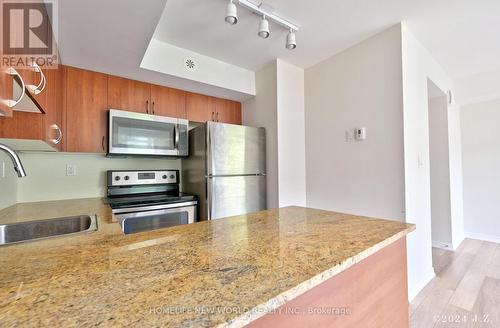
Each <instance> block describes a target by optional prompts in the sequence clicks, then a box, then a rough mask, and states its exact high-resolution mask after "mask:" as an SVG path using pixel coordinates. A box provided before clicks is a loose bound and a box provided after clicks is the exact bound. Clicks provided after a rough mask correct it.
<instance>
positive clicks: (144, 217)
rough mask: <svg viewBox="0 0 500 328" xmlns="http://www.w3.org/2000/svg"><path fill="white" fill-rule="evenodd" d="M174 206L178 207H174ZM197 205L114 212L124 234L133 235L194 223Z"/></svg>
mask: <svg viewBox="0 0 500 328" xmlns="http://www.w3.org/2000/svg"><path fill="white" fill-rule="evenodd" d="M172 205H177V206H175V207H172ZM196 205H197V204H196V202H187V203H179V204H169V205H158V206H144V207H136V208H128V209H120V210H117V211H115V210H113V212H114V215H115V217H116V219H117V221H118V222H119V223H120V226H121V228H122V231H123V233H124V234H131V233H136V232H143V231H150V230H156V229H162V228H168V227H173V226H176V225H181V224H190V223H194V222H195V221H196ZM162 207H166V208H162ZM117 212H118V213H117Z"/></svg>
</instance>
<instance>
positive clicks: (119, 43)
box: [58, 0, 500, 100]
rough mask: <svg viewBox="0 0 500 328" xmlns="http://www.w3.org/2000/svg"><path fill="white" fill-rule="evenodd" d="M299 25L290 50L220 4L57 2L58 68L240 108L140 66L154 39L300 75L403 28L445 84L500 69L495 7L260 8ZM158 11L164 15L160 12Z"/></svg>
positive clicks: (441, 2) (447, 2)
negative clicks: (229, 15) (278, 65)
mask: <svg viewBox="0 0 500 328" xmlns="http://www.w3.org/2000/svg"><path fill="white" fill-rule="evenodd" d="M267 1H268V3H269V4H271V5H272V6H273V7H275V8H276V12H277V13H278V14H280V15H281V16H284V17H286V18H288V19H290V20H291V21H293V22H294V23H297V24H298V25H300V26H301V29H300V31H299V32H298V34H297V42H298V47H297V49H296V50H294V51H289V50H286V49H285V48H284V43H285V36H286V31H285V30H284V29H282V28H280V27H278V26H276V25H274V24H272V23H271V33H272V34H271V37H270V38H269V39H267V40H263V39H260V38H259V37H257V35H256V33H257V25H258V22H259V20H258V18H257V17H255V16H253V15H252V14H251V13H249V12H248V11H247V10H244V9H243V8H241V7H238V8H239V16H240V20H239V23H238V24H237V25H236V26H230V25H228V24H226V23H225V22H224V9H225V5H226V4H227V0H203V1H201V0H168V1H167V0H148V1H138V0H85V1H84V0H64V1H58V6H59V15H58V17H59V40H58V44H59V47H60V53H61V57H62V61H63V63H65V64H68V65H72V66H77V67H82V68H87V69H93V70H96V71H101V72H105V73H110V74H116V75H121V76H125V77H129V78H134V79H137V80H143V81H150V82H152V83H157V84H163V85H171V86H175V87H178V88H183V89H186V90H189V91H195V92H202V93H207V94H212V95H214V96H221V97H226V98H230V99H235V100H240V99H239V98H238V97H239V96H238V95H235V94H231V93H227V90H225V89H221V88H216V87H209V88H207V86H206V85H202V84H200V83H196V82H193V81H190V80H187V79H181V78H176V77H173V76H169V75H166V74H162V73H158V72H153V71H148V70H144V69H141V68H140V67H139V65H140V63H141V60H142V58H143V56H144V53H145V51H146V48H147V46H148V44H149V41H150V40H151V38H152V36H153V34H154V35H155V38H158V39H159V40H162V41H165V42H168V43H172V44H173V45H176V46H178V47H182V48H186V49H188V50H192V51H195V52H198V53H200V54H203V55H206V56H210V57H213V58H216V59H218V60H221V61H225V62H227V63H230V64H234V65H238V66H240V67H243V68H248V69H251V70H258V69H260V68H261V67H263V66H264V65H265V64H267V63H268V62H270V61H272V60H273V59H275V58H282V59H284V60H285V61H287V62H290V63H292V64H295V65H298V66H300V67H303V68H307V67H309V66H311V65H314V64H316V63H318V62H319V61H321V60H323V59H326V58H328V57H330V56H332V55H334V54H336V53H338V52H340V51H342V50H344V49H346V48H348V47H350V46H352V45H354V44H356V43H358V42H360V41H362V40H364V39H366V38H368V37H370V36H372V35H374V34H376V33H378V32H380V31H382V30H384V29H386V28H388V27H390V26H393V25H394V24H396V23H398V22H400V21H402V20H404V21H406V23H407V25H408V27H409V28H410V30H411V31H412V32H413V33H414V34H415V36H416V37H417V39H419V40H420V41H421V42H422V43H423V45H424V46H425V47H426V48H427V49H428V50H429V51H430V52H431V54H432V55H433V56H434V58H435V59H436V60H437V61H438V62H439V63H440V64H441V65H442V66H443V68H444V69H445V71H446V72H447V73H448V74H449V75H450V76H451V77H460V76H466V75H470V74H474V73H478V72H483V71H488V70H492V69H495V68H500V42H498V41H499V38H498V31H500V19H499V18H498V17H500V1H498V0H476V1H472V0H377V1H373V0H322V1H321V0H308V1H298V0H267ZM164 10H165V12H164Z"/></svg>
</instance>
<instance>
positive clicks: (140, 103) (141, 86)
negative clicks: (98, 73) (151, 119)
mask: <svg viewBox="0 0 500 328" xmlns="http://www.w3.org/2000/svg"><path fill="white" fill-rule="evenodd" d="M150 99H151V84H149V83H144V82H139V81H134V80H129V79H125V78H122V77H118V76H112V75H109V77H108V107H109V108H112V109H121V110H126V111H131V112H139V113H146V114H153V108H152V104H151V100H150Z"/></svg>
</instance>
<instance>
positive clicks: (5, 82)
mask: <svg viewBox="0 0 500 328" xmlns="http://www.w3.org/2000/svg"><path fill="white" fill-rule="evenodd" d="M0 48H2V47H0ZM1 56H2V52H1V50H0V57H1ZM5 69H6V68H0V117H10V116H12V109H11V108H10V107H8V106H7V105H6V104H5V103H4V102H3V101H4V100H9V99H11V98H12V82H13V81H12V76H10V75H9V74H7V73H6V72H5Z"/></svg>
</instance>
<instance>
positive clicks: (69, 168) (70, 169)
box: [66, 164, 76, 177]
mask: <svg viewBox="0 0 500 328" xmlns="http://www.w3.org/2000/svg"><path fill="white" fill-rule="evenodd" d="M75 175H76V165H75V164H66V176H68V177H72V176H75Z"/></svg>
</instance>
